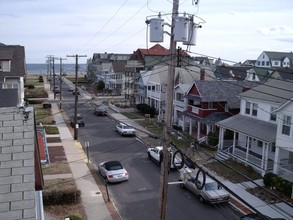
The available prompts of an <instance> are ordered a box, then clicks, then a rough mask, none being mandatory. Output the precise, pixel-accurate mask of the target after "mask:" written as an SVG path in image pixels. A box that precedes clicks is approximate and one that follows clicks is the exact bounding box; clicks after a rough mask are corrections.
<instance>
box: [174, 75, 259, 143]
mask: <svg viewBox="0 0 293 220" xmlns="http://www.w3.org/2000/svg"><path fill="white" fill-rule="evenodd" d="M254 86H256V83H255V82H245V81H214V80H213V81H207V80H199V81H195V82H194V83H193V84H192V85H191V86H190V88H189V90H188V91H187V92H186V95H185V96H184V99H182V95H181V96H179V98H178V95H177V94H176V95H175V98H176V99H177V101H179V100H180V99H181V102H184V103H187V106H186V108H185V111H183V113H182V117H181V118H179V121H178V123H179V124H178V125H180V126H182V129H183V130H184V131H185V130H187V131H188V132H189V134H190V135H195V137H196V139H197V140H206V136H207V135H208V134H209V132H216V127H215V123H217V122H219V121H221V120H223V119H226V118H229V117H231V116H233V115H235V114H237V113H238V112H239V109H240V100H239V98H238V97H237V96H238V95H239V94H240V93H241V92H242V91H243V90H247V89H250V88H253V87H254ZM174 111H175V110H174ZM177 114H179V113H177ZM175 122H176V118H175ZM194 131H195V132H196V133H195V134H194Z"/></svg>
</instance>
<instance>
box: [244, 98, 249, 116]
mask: <svg viewBox="0 0 293 220" xmlns="http://www.w3.org/2000/svg"><path fill="white" fill-rule="evenodd" d="M245 114H247V115H250V102H248V101H246V106H245Z"/></svg>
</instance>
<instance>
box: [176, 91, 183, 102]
mask: <svg viewBox="0 0 293 220" xmlns="http://www.w3.org/2000/svg"><path fill="white" fill-rule="evenodd" d="M176 100H177V101H181V102H183V101H184V96H183V94H182V93H176Z"/></svg>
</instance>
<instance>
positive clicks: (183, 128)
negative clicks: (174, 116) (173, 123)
mask: <svg viewBox="0 0 293 220" xmlns="http://www.w3.org/2000/svg"><path fill="white" fill-rule="evenodd" d="M182 131H185V115H182Z"/></svg>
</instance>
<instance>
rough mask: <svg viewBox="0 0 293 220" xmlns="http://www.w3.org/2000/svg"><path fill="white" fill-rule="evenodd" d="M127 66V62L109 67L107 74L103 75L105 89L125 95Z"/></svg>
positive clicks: (112, 64) (116, 63)
mask: <svg viewBox="0 0 293 220" xmlns="http://www.w3.org/2000/svg"><path fill="white" fill-rule="evenodd" d="M125 64H126V62H123V61H121V62H112V63H110V65H108V66H109V69H108V71H107V73H104V74H103V78H104V83H105V89H107V90H109V91H111V92H113V93H114V94H117V95H121V94H125V88H124V85H125V84H124V82H125ZM102 66H103V64H102Z"/></svg>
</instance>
